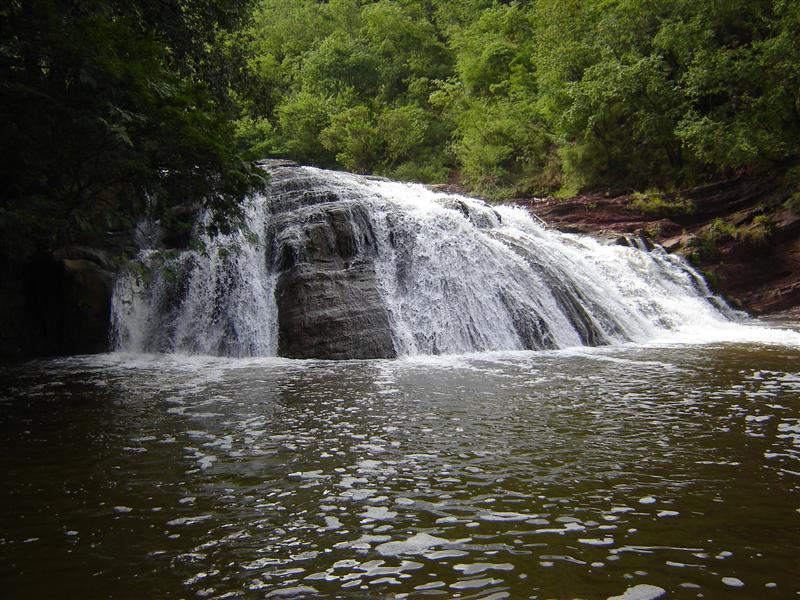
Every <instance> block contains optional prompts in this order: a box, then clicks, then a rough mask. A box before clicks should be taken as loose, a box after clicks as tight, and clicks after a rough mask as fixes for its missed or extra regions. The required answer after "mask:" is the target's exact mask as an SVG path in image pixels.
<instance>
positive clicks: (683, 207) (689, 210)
mask: <svg viewBox="0 0 800 600" xmlns="http://www.w3.org/2000/svg"><path fill="white" fill-rule="evenodd" d="M632 198H633V200H632V201H631V203H630V204H629V205H628V207H629V208H630V209H632V210H636V211H638V212H641V213H644V214H646V215H651V216H654V217H679V216H685V215H691V214H693V213H694V211H695V210H696V207H695V205H694V202H692V201H691V200H689V199H688V198H684V197H682V196H681V195H679V194H675V195H674V197H673V198H672V199H670V198H668V197H667V196H666V195H665V194H663V193H662V192H660V191H658V190H647V191H646V192H644V193H642V192H635V193H634V194H632Z"/></svg>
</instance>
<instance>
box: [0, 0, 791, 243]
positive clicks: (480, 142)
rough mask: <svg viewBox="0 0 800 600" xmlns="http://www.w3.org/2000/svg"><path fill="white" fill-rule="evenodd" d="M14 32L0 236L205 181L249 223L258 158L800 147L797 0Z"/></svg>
mask: <svg viewBox="0 0 800 600" xmlns="http://www.w3.org/2000/svg"><path fill="white" fill-rule="evenodd" d="M0 30H2V42H1V45H0V97H1V102H0V111H2V114H0V139H2V145H3V148H4V155H5V157H6V160H5V161H4V162H3V165H2V167H1V168H2V176H3V180H4V193H3V195H2V199H0V237H2V239H3V240H4V241H3V244H5V246H6V247H5V248H4V250H5V253H6V254H7V253H9V252H12V251H13V252H19V251H20V249H22V248H36V247H54V246H57V245H58V244H63V243H70V242H75V241H82V240H85V239H88V238H90V237H91V236H92V235H93V234H94V233H96V232H98V231H103V230H108V229H109V228H112V229H113V228H115V227H117V228H119V227H123V226H129V225H130V224H131V223H132V222H134V221H135V220H136V219H138V218H140V217H141V215H142V214H144V213H145V212H148V211H149V212H155V213H156V214H159V215H162V216H165V217H167V216H169V214H171V213H170V210H169V209H170V207H174V206H176V205H180V204H181V203H185V202H187V201H197V200H198V199H203V202H205V204H206V205H207V206H209V207H211V208H216V209H219V210H218V211H217V214H218V215H220V218H219V219H218V221H217V222H216V226H218V227H222V228H225V227H229V226H231V225H235V223H236V216H237V210H236V207H237V206H238V202H239V200H240V199H241V198H242V197H243V196H244V195H245V194H246V193H247V192H248V191H249V190H251V189H253V188H255V187H258V186H259V185H261V183H262V179H261V176H260V175H259V171H258V169H257V168H255V163H254V161H255V160H257V159H259V158H263V157H286V158H291V159H294V160H296V161H298V162H301V163H306V164H313V165H319V166H325V167H336V168H344V169H348V170H351V171H356V172H361V173H374V174H380V175H386V176H391V177H395V178H399V179H408V180H416V181H422V182H430V183H434V182H446V181H448V180H451V181H452V180H457V181H459V182H460V183H461V184H462V185H464V186H466V187H467V188H468V189H470V190H473V191H475V192H476V193H479V194H482V195H484V196H487V197H491V198H508V197H513V196H523V195H531V194H541V193H551V194H552V193H558V194H561V195H569V194H574V193H577V192H578V191H580V190H582V189H587V188H592V187H599V186H607V187H616V188H629V189H644V188H645V187H649V186H657V187H661V188H673V187H676V186H681V185H687V184H692V183H698V182H703V181H706V180H708V179H709V178H713V177H717V176H720V175H724V174H731V173H736V172H743V171H748V170H764V169H772V170H776V169H777V170H779V171H783V172H789V173H791V172H792V167H793V165H795V164H796V163H797V160H798V155H799V154H800V69H798V65H800V36H798V35H797V32H798V31H800V2H798V1H797V0H726V1H725V2H720V1H719V0H691V1H690V0H535V1H534V0H529V1H525V0H520V1H516V2H499V1H496V0H397V1H388V0H380V1H377V2H376V1H368V0H330V1H328V2H321V1H318V0H254V1H252V2H242V1H237V0H181V1H179V2H178V1H175V2H156V1H148V0H133V1H129V0H125V1H121V0H114V1H110V2H109V1H104V0H103V1H101V0H11V1H10V2H8V3H5V5H4V8H2V9H0ZM794 171H795V172H796V169H795V170H794ZM790 176H791V175H790ZM795 178H800V177H797V175H795Z"/></svg>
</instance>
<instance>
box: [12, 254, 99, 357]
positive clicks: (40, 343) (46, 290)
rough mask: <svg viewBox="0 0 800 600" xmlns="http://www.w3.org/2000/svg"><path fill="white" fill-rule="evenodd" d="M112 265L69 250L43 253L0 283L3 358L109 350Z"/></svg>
mask: <svg viewBox="0 0 800 600" xmlns="http://www.w3.org/2000/svg"><path fill="white" fill-rule="evenodd" d="M113 280H114V273H113V265H112V264H111V261H110V259H109V257H108V255H107V254H106V253H105V252H103V251H100V250H93V249H89V248H68V249H63V250H60V251H58V252H55V253H53V254H48V255H39V256H37V257H35V258H34V259H33V260H31V261H29V262H28V263H26V267H25V269H24V272H18V273H15V274H14V276H9V277H5V278H4V279H3V282H2V284H0V315H2V317H0V356H5V357H18V358H22V357H26V356H41V355H65V354H91V353H96V352H105V351H107V350H108V349H109V338H108V332H109V324H110V304H111V293H112V286H113Z"/></svg>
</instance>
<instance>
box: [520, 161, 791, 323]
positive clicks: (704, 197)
mask: <svg viewBox="0 0 800 600" xmlns="http://www.w3.org/2000/svg"><path fill="white" fill-rule="evenodd" d="M679 194H680V197H682V198H685V199H688V200H690V201H691V202H692V203H693V207H694V210H693V211H690V212H688V213H686V214H680V215H672V216H661V215H658V214H646V213H644V212H641V211H639V210H636V208H635V204H634V197H633V195H630V194H623V195H609V194H588V195H583V196H577V197H575V198H569V199H557V198H544V199H537V200H517V201H516V203H517V204H520V205H523V206H525V207H527V208H529V209H530V210H531V211H532V212H533V213H535V214H536V215H537V216H539V217H540V218H542V219H543V220H544V221H546V222H547V223H548V224H549V225H550V226H552V227H554V228H556V229H559V230H561V231H567V232H574V233H585V234H590V235H597V236H601V237H605V238H608V239H612V240H613V239H617V238H619V237H620V236H634V237H637V238H639V239H642V240H647V241H652V242H656V243H659V244H661V245H663V246H664V247H665V248H666V249H667V250H669V251H671V252H679V253H681V254H683V255H684V256H686V257H688V258H689V259H690V260H691V261H692V262H693V263H694V264H695V265H696V266H697V267H699V268H700V269H701V270H702V271H703V272H704V273H705V274H706V275H707V276H708V278H709V282H710V283H711V285H712V287H714V288H715V290H716V291H717V292H719V293H721V294H722V295H724V296H726V297H727V298H728V299H729V300H730V301H731V302H732V303H733V304H734V305H736V306H738V307H740V308H743V309H745V310H748V311H749V312H751V313H753V314H774V313H777V312H781V311H788V310H798V307H800V215H797V214H796V213H793V212H792V211H790V210H788V209H786V208H784V202H785V201H786V200H787V199H788V197H789V195H790V194H791V190H790V189H788V188H787V187H786V186H785V184H784V183H783V182H782V181H781V180H779V179H774V178H770V177H741V178H737V179H730V180H725V181H721V182H718V183H714V184H709V185H704V186H700V187H696V188H692V189H686V190H682V191H681V192H680V193H679ZM720 223H724V227H725V229H726V231H725V232H722V233H720V231H719V224H720ZM715 227H716V230H715ZM759 230H760V231H759Z"/></svg>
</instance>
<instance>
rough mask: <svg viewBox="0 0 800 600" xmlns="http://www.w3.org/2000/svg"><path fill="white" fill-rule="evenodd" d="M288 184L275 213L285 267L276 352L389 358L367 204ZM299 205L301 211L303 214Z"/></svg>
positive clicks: (385, 317) (281, 265) (280, 282)
mask: <svg viewBox="0 0 800 600" xmlns="http://www.w3.org/2000/svg"><path fill="white" fill-rule="evenodd" d="M308 185H309V187H308V188H306V190H305V191H303V192H286V193H284V195H283V196H282V198H283V201H282V202H280V203H278V204H277V208H278V210H279V211H280V212H278V213H277V214H275V215H274V219H275V224H274V235H275V238H276V244H275V245H276V246H278V247H280V248H281V256H280V257H278V266H279V269H280V275H279V277H278V283H277V287H276V290H275V297H276V300H277V304H278V315H279V316H278V327H279V337H278V353H279V354H280V355H281V356H286V357H290V358H326V359H347V358H392V357H394V356H395V349H394V345H393V343H392V335H391V329H390V327H389V315H388V313H387V312H386V306H385V303H384V301H383V298H382V297H381V294H380V292H379V290H378V283H377V277H376V273H375V262H374V261H375V238H374V233H373V231H372V228H371V226H370V222H369V217H368V216H367V215H366V214H365V212H364V207H363V206H362V205H359V204H357V203H354V202H350V201H348V200H347V199H342V198H339V197H338V196H336V194H335V193H333V192H331V191H327V190H324V189H323V190H322V191H321V192H319V193H314V188H313V184H312V183H311V182H308ZM296 211H302V212H303V219H301V220H298V219H297V216H296Z"/></svg>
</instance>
